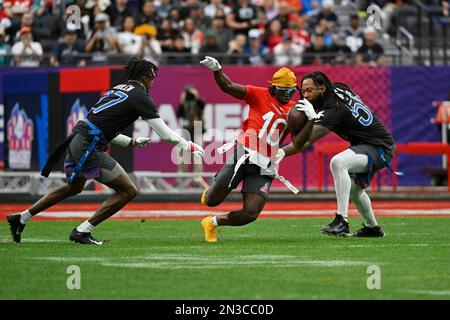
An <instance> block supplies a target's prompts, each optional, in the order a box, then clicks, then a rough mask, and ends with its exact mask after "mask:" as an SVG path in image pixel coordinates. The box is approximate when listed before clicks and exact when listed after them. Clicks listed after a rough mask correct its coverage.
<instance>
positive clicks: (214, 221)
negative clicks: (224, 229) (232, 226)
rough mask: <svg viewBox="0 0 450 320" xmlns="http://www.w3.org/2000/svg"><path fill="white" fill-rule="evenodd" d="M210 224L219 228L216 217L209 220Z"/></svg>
mask: <svg viewBox="0 0 450 320" xmlns="http://www.w3.org/2000/svg"><path fill="white" fill-rule="evenodd" d="M211 223H212V224H213V225H215V226H216V227H218V226H219V224H218V223H217V217H216V216H213V217H212V218H211Z"/></svg>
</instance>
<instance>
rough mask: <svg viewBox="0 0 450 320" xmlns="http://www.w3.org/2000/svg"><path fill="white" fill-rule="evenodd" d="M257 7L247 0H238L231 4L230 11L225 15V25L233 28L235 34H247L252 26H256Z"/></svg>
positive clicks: (257, 22)
mask: <svg viewBox="0 0 450 320" xmlns="http://www.w3.org/2000/svg"><path fill="white" fill-rule="evenodd" d="M257 11H258V8H257V7H255V6H254V5H252V4H250V1H249V0H238V1H236V4H235V5H234V6H233V8H232V10H231V13H230V14H228V15H227V17H226V22H227V26H228V27H229V28H231V29H232V30H233V32H234V33H235V34H238V33H239V34H244V35H247V33H248V31H249V30H250V29H252V28H257V27H258V24H259V22H260V21H259V20H258V12H257Z"/></svg>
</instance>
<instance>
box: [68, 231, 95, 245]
mask: <svg viewBox="0 0 450 320" xmlns="http://www.w3.org/2000/svg"><path fill="white" fill-rule="evenodd" d="M69 239H70V240H71V241H73V242H76V243H81V244H95V245H98V246H101V245H103V241H100V240H97V239H95V238H94V237H93V236H92V235H91V233H90V232H80V231H78V230H77V228H75V229H73V230H72V232H71V233H70V235H69Z"/></svg>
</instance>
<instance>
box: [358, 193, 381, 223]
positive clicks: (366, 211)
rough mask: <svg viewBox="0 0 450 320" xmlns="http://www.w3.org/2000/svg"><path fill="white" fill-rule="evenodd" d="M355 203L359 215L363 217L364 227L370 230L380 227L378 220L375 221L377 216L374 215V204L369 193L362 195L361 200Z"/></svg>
mask: <svg viewBox="0 0 450 320" xmlns="http://www.w3.org/2000/svg"><path fill="white" fill-rule="evenodd" d="M354 203H355V206H356V208H357V209H358V211H359V213H361V215H362V216H363V219H364V225H365V226H366V227H369V228H373V227H376V226H377V225H378V223H377V219H375V215H374V214H373V210H372V204H371V202H370V198H369V196H368V195H367V193H366V192H363V193H361V195H360V196H359V199H357V200H356V201H355V202H354Z"/></svg>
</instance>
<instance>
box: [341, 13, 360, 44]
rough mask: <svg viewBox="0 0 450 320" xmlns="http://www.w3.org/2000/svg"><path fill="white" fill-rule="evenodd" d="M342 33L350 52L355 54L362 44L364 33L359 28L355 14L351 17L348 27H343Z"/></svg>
mask: <svg viewBox="0 0 450 320" xmlns="http://www.w3.org/2000/svg"><path fill="white" fill-rule="evenodd" d="M342 33H343V36H344V37H345V43H346V45H347V46H348V47H349V48H350V49H351V50H352V52H357V51H358V49H359V48H361V46H362V45H363V42H364V32H363V29H362V28H361V27H360V26H359V17H358V15H357V14H352V15H351V17H350V21H349V26H348V27H345V28H344V29H343V31H342Z"/></svg>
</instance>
